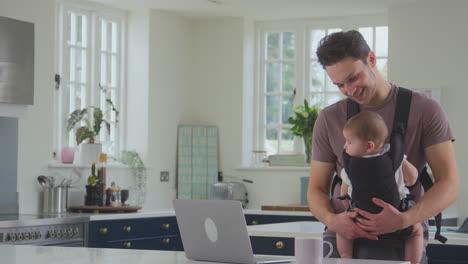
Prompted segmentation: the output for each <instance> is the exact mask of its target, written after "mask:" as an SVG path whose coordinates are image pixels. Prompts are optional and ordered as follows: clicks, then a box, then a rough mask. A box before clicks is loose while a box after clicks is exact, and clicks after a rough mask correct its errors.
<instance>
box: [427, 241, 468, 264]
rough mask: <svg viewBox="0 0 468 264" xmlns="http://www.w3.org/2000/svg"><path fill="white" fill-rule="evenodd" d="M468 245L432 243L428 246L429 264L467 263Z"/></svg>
mask: <svg viewBox="0 0 468 264" xmlns="http://www.w3.org/2000/svg"><path fill="white" fill-rule="evenodd" d="M467 249H468V247H466V246H458V245H439V244H430V245H428V246H427V249H426V250H427V258H428V260H429V261H428V263H429V264H462V263H464V264H466V263H468V254H467V253H466V252H467Z"/></svg>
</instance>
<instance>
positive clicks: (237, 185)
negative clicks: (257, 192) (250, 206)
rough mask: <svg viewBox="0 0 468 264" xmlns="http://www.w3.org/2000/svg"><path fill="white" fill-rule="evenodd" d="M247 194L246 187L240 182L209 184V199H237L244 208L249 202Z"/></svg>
mask: <svg viewBox="0 0 468 264" xmlns="http://www.w3.org/2000/svg"><path fill="white" fill-rule="evenodd" d="M244 181H247V180H244ZM247 182H251V181H247ZM247 195H248V194H247V189H246V188H245V185H244V184H243V183H241V182H217V183H214V184H212V185H211V193H210V199H211V200H237V201H240V202H241V203H242V207H243V208H245V206H246V205H247V203H248V202H249V200H248V199H247Z"/></svg>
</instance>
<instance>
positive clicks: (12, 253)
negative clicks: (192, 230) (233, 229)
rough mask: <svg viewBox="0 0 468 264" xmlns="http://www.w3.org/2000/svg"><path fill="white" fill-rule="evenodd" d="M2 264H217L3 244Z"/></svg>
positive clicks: (160, 254) (327, 263)
mask: <svg viewBox="0 0 468 264" xmlns="http://www.w3.org/2000/svg"><path fill="white" fill-rule="evenodd" d="M0 256H1V259H0V262H1V263H8V264H31V263H35V264H63V263H73V264H116V263H126V264H156V263H164V264H215V263H217V262H205V261H192V260H188V259H187V258H186V257H185V254H184V252H177V251H157V250H130V249H103V248H73V247H41V246H12V245H0ZM407 263H409V262H401V261H382V260H380V261H378V260H358V259H354V260H342V259H324V261H323V264H407Z"/></svg>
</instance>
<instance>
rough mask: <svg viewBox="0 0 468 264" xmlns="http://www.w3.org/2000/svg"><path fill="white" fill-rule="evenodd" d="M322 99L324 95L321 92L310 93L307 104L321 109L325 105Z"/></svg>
mask: <svg viewBox="0 0 468 264" xmlns="http://www.w3.org/2000/svg"><path fill="white" fill-rule="evenodd" d="M324 99H325V95H324V94H323V93H311V95H310V98H309V104H310V105H312V106H314V107H318V108H320V109H321V108H323V107H324V105H325V103H324V101H325V100H324Z"/></svg>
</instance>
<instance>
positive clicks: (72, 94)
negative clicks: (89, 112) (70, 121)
mask: <svg viewBox="0 0 468 264" xmlns="http://www.w3.org/2000/svg"><path fill="white" fill-rule="evenodd" d="M68 89H69V96H68V107H69V108H68V112H69V113H71V112H73V111H75V109H78V107H77V104H76V101H75V100H76V89H75V85H74V84H70V85H69V86H68ZM79 105H80V104H78V106H79Z"/></svg>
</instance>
